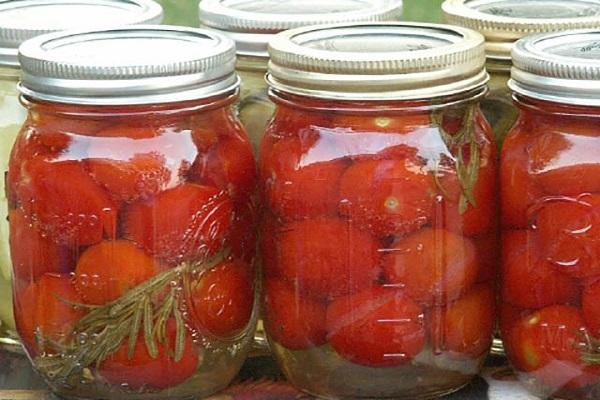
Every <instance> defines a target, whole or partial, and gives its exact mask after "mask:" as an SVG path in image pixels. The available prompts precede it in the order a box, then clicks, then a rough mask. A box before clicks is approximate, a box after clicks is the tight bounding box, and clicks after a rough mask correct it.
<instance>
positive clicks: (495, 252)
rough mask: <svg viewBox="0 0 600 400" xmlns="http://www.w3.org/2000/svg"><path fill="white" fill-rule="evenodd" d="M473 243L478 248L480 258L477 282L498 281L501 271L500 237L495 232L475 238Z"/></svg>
mask: <svg viewBox="0 0 600 400" xmlns="http://www.w3.org/2000/svg"><path fill="white" fill-rule="evenodd" d="M472 241H473V244H474V245H475V247H476V248H477V257H478V258H479V273H478V275H477V282H478V283H482V282H490V281H496V277H497V276H498V272H499V271H500V248H499V247H500V246H499V245H498V242H499V235H498V234H496V233H495V232H494V233H491V234H488V235H485V236H478V237H474V238H472Z"/></svg>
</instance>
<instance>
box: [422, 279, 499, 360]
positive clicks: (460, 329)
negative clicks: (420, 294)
mask: <svg viewBox="0 0 600 400" xmlns="http://www.w3.org/2000/svg"><path fill="white" fill-rule="evenodd" d="M495 303H496V298H495V293H494V290H493V287H492V285H490V284H479V285H476V286H474V287H473V288H472V289H471V290H469V291H468V292H467V293H466V294H465V295H464V296H463V297H461V298H460V299H458V300H456V301H455V302H453V303H451V304H449V305H448V306H447V307H445V308H438V307H435V308H433V309H432V310H431V311H430V313H431V316H430V318H429V319H430V321H431V322H430V324H431V328H430V329H431V342H432V346H433V348H434V350H433V351H434V353H438V352H448V353H449V354H450V356H452V357H456V358H461V359H463V358H466V359H472V358H477V357H480V356H482V355H483V354H484V353H486V352H487V351H488V350H489V349H490V346H491V344H492V336H493V332H494V322H495V318H494V316H495Z"/></svg>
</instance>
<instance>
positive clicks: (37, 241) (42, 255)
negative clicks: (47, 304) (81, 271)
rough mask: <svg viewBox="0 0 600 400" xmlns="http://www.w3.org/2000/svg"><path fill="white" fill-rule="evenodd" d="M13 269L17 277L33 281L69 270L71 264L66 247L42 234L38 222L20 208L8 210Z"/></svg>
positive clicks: (70, 257) (70, 256)
mask: <svg viewBox="0 0 600 400" xmlns="http://www.w3.org/2000/svg"><path fill="white" fill-rule="evenodd" d="M8 219H9V222H10V243H11V251H10V255H11V259H12V265H13V271H14V273H15V276H16V277H17V278H20V279H23V280H29V281H35V280H37V279H38V278H39V277H40V276H42V275H43V274H45V273H47V272H54V273H60V272H69V271H70V270H71V268H72V266H73V260H72V258H73V257H72V255H71V254H69V250H68V249H67V248H64V247H60V246H59V245H57V244H56V243H54V242H52V241H51V240H50V239H49V238H48V237H46V236H44V235H42V233H41V232H40V230H39V226H38V224H37V223H36V222H35V221H33V220H31V219H29V218H28V217H27V216H26V215H25V213H24V212H23V210H20V209H16V210H11V211H10V212H9V217H8Z"/></svg>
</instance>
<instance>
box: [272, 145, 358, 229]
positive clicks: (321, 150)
mask: <svg viewBox="0 0 600 400" xmlns="http://www.w3.org/2000/svg"><path fill="white" fill-rule="evenodd" d="M319 143H320V142H319V140H312V139H310V140H305V139H303V138H300V137H288V138H284V139H281V140H279V141H277V142H275V143H274V144H273V145H272V148H271V149H270V151H268V153H267V154H265V153H263V156H262V158H261V177H262V185H263V188H264V194H265V197H266V202H267V204H268V205H269V208H270V209H271V211H272V212H274V213H275V214H277V215H278V216H279V217H280V218H282V219H283V220H285V221H293V220H298V219H302V218H313V217H318V216H335V215H337V207H338V204H339V201H340V196H339V183H340V179H341V177H342V174H343V173H344V171H345V170H346V168H347V167H348V163H347V161H346V160H344V159H338V158H336V154H332V153H330V152H329V148H328V147H327V146H321V145H320V144H319Z"/></svg>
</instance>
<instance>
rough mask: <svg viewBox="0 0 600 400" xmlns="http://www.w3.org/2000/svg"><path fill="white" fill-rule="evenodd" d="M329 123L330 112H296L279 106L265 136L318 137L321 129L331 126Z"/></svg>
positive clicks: (330, 118) (294, 109) (305, 110)
mask: <svg viewBox="0 0 600 400" xmlns="http://www.w3.org/2000/svg"><path fill="white" fill-rule="evenodd" d="M303 101H304V99H303ZM331 121H332V116H331V113H330V112H321V111H310V110H309V109H306V108H304V109H302V110H298V109H296V108H291V107H286V106H284V105H282V104H280V105H279V106H278V107H277V110H276V111H275V115H274V117H273V119H272V122H271V123H270V124H269V126H268V127H267V131H266V134H265V135H266V136H277V137H289V136H300V137H302V136H307V135H314V134H316V135H318V134H319V132H320V131H321V130H322V129H323V128H331V127H332V126H333V125H332V123H331Z"/></svg>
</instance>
